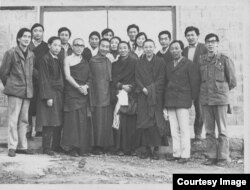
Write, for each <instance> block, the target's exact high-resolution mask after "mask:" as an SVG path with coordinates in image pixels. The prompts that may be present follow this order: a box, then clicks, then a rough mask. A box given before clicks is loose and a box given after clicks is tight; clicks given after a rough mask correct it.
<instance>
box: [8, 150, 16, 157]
mask: <svg viewBox="0 0 250 190" xmlns="http://www.w3.org/2000/svg"><path fill="white" fill-rule="evenodd" d="M8 156H9V157H15V156H16V150H14V149H9V151H8Z"/></svg>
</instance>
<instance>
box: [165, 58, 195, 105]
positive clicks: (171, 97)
mask: <svg viewBox="0 0 250 190" xmlns="http://www.w3.org/2000/svg"><path fill="white" fill-rule="evenodd" d="M193 67H194V63H193V62H192V61H190V60H189V59H187V58H186V57H182V59H181V60H180V62H179V63H178V65H177V66H176V67H174V62H173V61H172V62H171V63H170V64H168V65H167V66H166V88H165V107H167V108H190V107H191V105H192V100H194V99H195V98H196V97H197V96H198V92H199V80H198V79H199V78H198V74H199V73H198V72H193Z"/></svg>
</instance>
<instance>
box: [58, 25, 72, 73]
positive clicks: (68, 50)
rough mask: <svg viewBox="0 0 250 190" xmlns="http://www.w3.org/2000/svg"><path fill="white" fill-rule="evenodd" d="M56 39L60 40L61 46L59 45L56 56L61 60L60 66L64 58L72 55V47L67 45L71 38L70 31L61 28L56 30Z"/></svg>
mask: <svg viewBox="0 0 250 190" xmlns="http://www.w3.org/2000/svg"><path fill="white" fill-rule="evenodd" d="M58 37H59V38H60V40H61V42H62V45H61V47H62V48H61V51H60V53H59V55H58V57H59V59H61V60H62V62H61V63H62V64H63V61H64V58H65V57H67V56H69V55H71V54H72V53H73V50H72V47H71V45H70V43H69V39H70V37H71V31H70V29H68V28H67V27H62V28H60V29H59V30H58ZM61 68H62V70H63V65H61Z"/></svg>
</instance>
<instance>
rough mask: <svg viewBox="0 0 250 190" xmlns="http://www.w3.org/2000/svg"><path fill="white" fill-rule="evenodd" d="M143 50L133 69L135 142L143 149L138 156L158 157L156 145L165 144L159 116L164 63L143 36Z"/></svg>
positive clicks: (161, 102)
mask: <svg viewBox="0 0 250 190" xmlns="http://www.w3.org/2000/svg"><path fill="white" fill-rule="evenodd" d="M143 49H144V54H145V56H143V57H142V58H141V59H140V60H139V62H138V63H137V64H136V69H135V81H136V85H137V89H136V91H137V93H138V104H137V106H138V107H137V125H136V126H137V129H138V134H139V135H138V141H139V142H138V143H139V144H138V145H139V146H144V147H145V148H146V151H145V153H143V154H142V155H141V156H140V158H141V159H146V158H148V157H151V158H152V159H154V160H159V152H158V150H159V146H161V145H168V141H167V137H166V122H165V120H164V118H163V96H164V86H165V63H164V61H163V59H161V58H159V57H157V56H156V55H155V54H154V50H155V43H154V41H153V40H151V39H147V40H146V41H145V42H144V43H143ZM163 141H164V144H162V142H163ZM151 148H153V152H152V151H151Z"/></svg>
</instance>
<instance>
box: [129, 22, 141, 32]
mask: <svg viewBox="0 0 250 190" xmlns="http://www.w3.org/2000/svg"><path fill="white" fill-rule="evenodd" d="M131 28H135V29H136V30H137V32H140V28H139V26H137V25H136V24H131V25H129V26H128V27H127V33H128V32H129V30H130V29H131Z"/></svg>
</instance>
